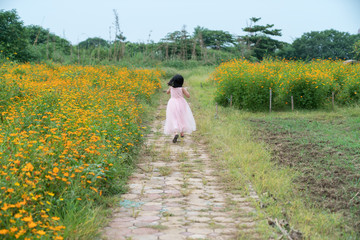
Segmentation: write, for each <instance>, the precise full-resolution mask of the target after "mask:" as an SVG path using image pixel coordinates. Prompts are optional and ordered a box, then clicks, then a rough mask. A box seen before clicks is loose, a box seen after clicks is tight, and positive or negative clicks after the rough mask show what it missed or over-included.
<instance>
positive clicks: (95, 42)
mask: <svg viewBox="0 0 360 240" xmlns="http://www.w3.org/2000/svg"><path fill="white" fill-rule="evenodd" d="M109 46H110V45H109V43H108V42H107V41H106V40H104V39H102V38H99V37H95V38H88V39H86V40H85V41H82V42H80V43H79V48H85V49H88V48H97V47H109Z"/></svg>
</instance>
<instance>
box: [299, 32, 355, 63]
mask: <svg viewBox="0 0 360 240" xmlns="http://www.w3.org/2000/svg"><path fill="white" fill-rule="evenodd" d="M359 38H360V36H358V35H350V34H349V33H346V32H339V31H337V30H334V29H330V30H325V31H320V32H318V31H312V32H308V33H304V34H303V35H302V36H301V37H300V38H298V39H296V40H295V41H294V42H293V44H292V47H293V51H294V56H293V57H296V58H301V59H308V60H311V59H316V58H321V59H326V58H331V59H337V58H338V59H351V58H352V57H353V56H354V54H353V53H352V46H353V45H354V43H355V41H356V39H359Z"/></svg>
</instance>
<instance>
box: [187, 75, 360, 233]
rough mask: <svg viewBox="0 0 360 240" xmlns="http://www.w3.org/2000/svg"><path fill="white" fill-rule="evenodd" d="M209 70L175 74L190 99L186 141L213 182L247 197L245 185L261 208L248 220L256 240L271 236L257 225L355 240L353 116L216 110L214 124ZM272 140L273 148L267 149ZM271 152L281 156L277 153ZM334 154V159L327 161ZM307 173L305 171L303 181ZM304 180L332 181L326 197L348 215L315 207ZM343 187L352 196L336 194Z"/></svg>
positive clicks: (349, 112) (350, 111) (347, 112)
mask: <svg viewBox="0 0 360 240" xmlns="http://www.w3.org/2000/svg"><path fill="white" fill-rule="evenodd" d="M212 70H213V69H211V68H199V69H196V70H194V69H193V70H192V71H191V72H190V71H182V72H181V74H183V76H184V78H185V84H186V85H187V86H189V91H190V94H191V98H194V99H192V105H191V108H192V110H193V113H194V115H195V118H196V120H197V127H198V131H197V132H195V133H194V135H196V136H195V137H196V138H197V139H199V141H202V142H204V143H206V145H207V146H208V149H209V150H210V152H211V154H212V155H213V159H216V162H215V164H216V165H217V166H219V171H218V172H219V173H220V178H221V179H222V180H223V181H224V182H225V183H226V185H227V186H229V187H231V188H232V189H234V190H236V191H240V192H242V193H243V194H248V192H249V189H248V186H249V184H248V183H249V182H251V184H252V186H253V188H254V189H255V191H256V192H257V194H258V195H259V197H260V201H261V204H257V209H258V211H257V216H256V217H257V218H258V219H260V221H259V224H258V225H257V226H258V232H259V234H261V235H262V237H263V238H269V237H274V236H275V237H276V234H275V233H274V232H276V229H273V228H271V227H270V226H269V225H268V224H267V221H266V220H265V219H266V218H273V219H274V218H277V219H279V220H281V219H284V220H286V221H287V222H289V224H290V226H291V227H292V228H295V229H298V230H300V231H301V232H302V233H303V235H304V236H305V238H311V239H357V237H359V235H358V234H357V233H356V231H359V226H358V225H356V222H357V221H358V220H357V219H354V218H352V219H351V218H349V217H348V216H354V214H356V213H358V201H359V196H358V195H357V196H356V192H357V191H359V182H358V173H359V165H358V162H357V161H356V159H358V151H359V150H358V146H359V140H358V139H359V138H358V137H359V128H358V123H359V109H358V108H343V109H336V111H335V112H324V111H299V112H281V113H272V114H268V113H251V112H246V111H238V110H234V109H232V108H223V107H218V113H217V117H216V118H215V116H216V108H215V103H214V101H213V96H214V91H215V88H214V86H213V85H212V84H211V83H209V82H207V81H206V79H207V77H208V75H209V73H210V72H211V71H212ZM347 132H350V133H349V134H347ZM280 136H281V137H280ZM273 138H274V139H276V140H277V141H271V139H273ZM280 140H281V141H280ZM275 143H277V145H276V144H275ZM279 144H282V145H286V148H280V149H282V150H281V151H279V149H278V148H277V146H278V145H279ZM299 146H309V147H307V148H300V147H299ZM312 146H315V147H312ZM285 150H286V153H288V154H291V153H293V154H295V155H296V158H293V159H289V158H288V155H286V154H285V158H284V157H282V155H281V153H284V151H285ZM335 151H336V152H337V154H335V155H336V157H334V154H333V153H332V152H335ZM339 153H340V154H339ZM281 159H283V160H281ZM284 159H287V161H286V162H284ZM291 160H293V161H291ZM296 160H299V161H296ZM300 160H302V161H303V162H301V161H300ZM330 166H331V167H330ZM221 169H222V171H221ZM309 169H312V170H313V171H312V172H311V173H307V172H306V171H307V170H309ZM334 169H338V172H343V173H344V174H341V175H342V178H341V179H342V180H341V181H343V182H342V183H341V184H337V181H338V182H340V180H337V176H335V175H334V174H335V173H336V172H334ZM344 169H346V172H345V171H344ZM307 174H308V175H307ZM309 174H310V175H309ZM307 176H312V177H314V178H315V179H317V180H319V181H320V182H321V181H323V180H324V179H325V180H327V181H333V183H334V184H333V186H332V187H333V191H334V193H335V195H334V196H340V195H341V193H344V194H343V195H344V196H343V197H344V198H345V199H346V201H348V203H350V202H351V203H353V205H354V207H353V208H352V207H349V206H347V207H345V205H344V207H343V209H342V210H339V209H332V208H329V206H328V205H326V203H329V201H328V199H326V198H325V199H323V200H322V201H319V199H322V198H323V195H322V193H320V192H319V191H311V189H312V188H311V186H312V185H308V183H307V182H306V181H302V179H306V177H307ZM301 183H303V184H301ZM316 183H318V182H315V184H316ZM330 183H331V182H330ZM343 184H345V185H343ZM343 186H344V187H345V189H352V190H351V191H344V190H342V187H343ZM345 193H346V194H345ZM334 201H335V202H337V201H336V199H335V200H334ZM260 206H261V207H262V208H260ZM344 211H347V212H348V214H349V215H348V216H347V215H346V214H345V213H344ZM261 219H262V220H261ZM357 224H358V222H357Z"/></svg>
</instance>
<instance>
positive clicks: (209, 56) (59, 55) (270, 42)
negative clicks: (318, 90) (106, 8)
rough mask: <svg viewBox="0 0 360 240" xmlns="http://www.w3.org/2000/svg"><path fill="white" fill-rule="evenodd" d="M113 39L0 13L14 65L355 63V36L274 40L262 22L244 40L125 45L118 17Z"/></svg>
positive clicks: (177, 35) (2, 43)
mask: <svg viewBox="0 0 360 240" xmlns="http://www.w3.org/2000/svg"><path fill="white" fill-rule="evenodd" d="M114 16H115V23H114V25H115V37H114V39H113V40H105V39H102V38H99V37H94V38H88V39H86V40H85V41H82V42H80V43H78V44H76V45H72V44H71V43H70V42H69V41H68V40H66V39H65V38H62V37H60V36H57V35H55V34H53V33H51V32H50V30H49V29H44V28H42V27H40V26H36V25H30V26H24V24H23V22H22V21H21V19H20V17H19V16H18V14H17V12H16V10H10V11H5V10H0V32H1V35H0V58H2V59H9V60H13V61H22V62H25V61H30V62H40V61H48V60H50V61H54V62H61V63H79V64H92V63H116V62H121V61H123V60H127V61H129V60H131V61H133V62H136V61H138V62H139V63H140V62H141V63H142V64H144V62H152V63H154V62H158V61H162V62H166V61H169V62H171V61H196V62H201V63H204V64H218V63H220V62H222V61H226V60H230V59H233V58H240V57H241V58H246V59H248V60H250V61H261V60H262V59H264V58H267V57H280V58H286V59H295V60H300V59H301V60H311V59H317V58H322V59H325V58H332V59H344V60H345V59H358V60H360V34H349V33H346V32H340V31H337V30H334V29H330V30H324V31H312V32H308V33H304V34H303V35H302V36H301V37H299V38H297V39H295V40H294V41H293V43H291V44H290V43H286V42H282V41H279V40H276V39H274V37H276V36H281V35H282V33H281V29H276V28H274V25H273V24H266V25H261V24H260V23H259V22H260V20H261V18H256V17H253V18H250V24H249V26H247V27H245V28H242V30H243V31H244V32H245V35H244V36H237V35H233V34H230V33H229V32H227V31H223V30H211V29H208V28H205V27H201V26H197V27H196V28H194V31H193V33H189V32H188V31H187V29H186V27H185V26H184V27H183V28H182V29H180V30H177V31H174V32H170V33H168V34H167V35H166V36H164V37H163V38H162V39H161V40H160V41H159V42H153V41H148V42H147V43H134V42H130V41H126V37H125V36H124V34H123V33H122V32H121V30H120V27H119V20H118V15H117V12H116V11H115V10H114Z"/></svg>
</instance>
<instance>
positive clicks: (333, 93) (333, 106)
mask: <svg viewBox="0 0 360 240" xmlns="http://www.w3.org/2000/svg"><path fill="white" fill-rule="evenodd" d="M331 95H332V96H331V98H332V99H331V100H332V109H333V110H334V109H335V92H332V94H331Z"/></svg>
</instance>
